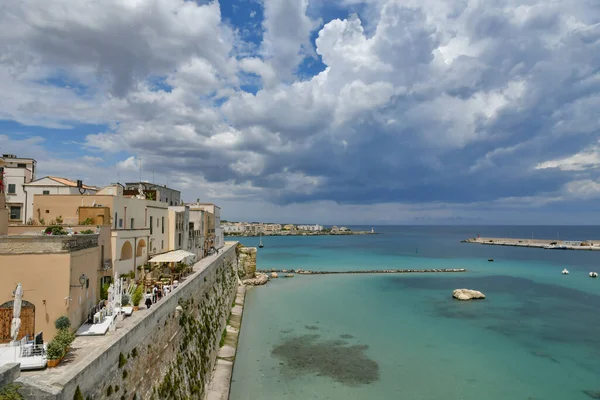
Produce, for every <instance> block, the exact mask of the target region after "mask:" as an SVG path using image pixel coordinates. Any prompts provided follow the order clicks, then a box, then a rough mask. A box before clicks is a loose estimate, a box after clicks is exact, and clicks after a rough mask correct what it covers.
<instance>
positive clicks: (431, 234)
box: [231, 227, 600, 400]
mask: <svg viewBox="0 0 600 400" xmlns="http://www.w3.org/2000/svg"><path fill="white" fill-rule="evenodd" d="M519 228H520V229H522V230H523V229H526V228H522V227H519ZM519 228H513V230H515V231H516V230H517V229H519ZM536 228H537V229H538V230H543V229H542V228H540V227H536ZM380 229H385V228H376V230H380ZM387 229H388V232H387V233H386V234H384V235H375V236H367V237H363V236H356V237H296V238H292V237H281V238H266V239H263V241H264V242H265V248H264V249H261V250H259V261H258V262H259V268H304V269H330V270H333V269H337V270H345V269H380V268H388V267H389V268H453V267H465V268H467V269H468V272H466V273H460V274H414V275H360V276H357V275H332V276H296V277H294V278H292V279H279V280H274V281H272V282H270V283H269V284H268V285H267V286H265V287H260V288H252V289H250V290H249V291H248V293H247V298H246V308H245V311H244V318H243V323H242V334H241V337H240V343H239V348H238V354H237V357H236V363H235V368H234V374H233V382H232V388H231V399H232V400H239V399H367V398H372V399H380V398H381V399H384V398H406V399H415V400H418V399H465V400H467V399H481V398H486V399H492V400H494V399H589V398H593V397H591V396H593V395H594V393H593V392H594V391H600V378H599V377H600V330H599V328H600V313H599V312H598V310H600V280H594V279H590V278H588V277H587V272H589V271H590V270H591V269H592V268H593V267H594V265H595V266H596V270H600V267H599V266H600V253H595V252H594V253H592V252H574V251H553V250H542V249H521V248H511V247H491V246H481V245H474V244H461V243H458V241H459V240H460V239H463V238H466V237H468V236H474V235H475V234H476V233H474V234H471V235H468V234H466V228H464V227H462V228H448V227H443V228H436V227H427V228H423V227H412V228H411V227H394V228H387ZM477 229H478V230H483V229H484V228H481V227H480V228H477ZM487 229H490V230H493V229H494V228H487ZM498 229H509V228H505V227H502V228H498ZM553 229H554V228H547V231H546V233H547V235H550V234H554V233H550V231H551V230H553ZM561 229H563V228H561ZM569 229H575V228H569ZM586 229H588V232H586V234H587V235H593V234H594V233H596V232H593V231H592V232H590V231H589V230H590V228H586ZM440 230H441V232H440ZM481 234H482V235H484V233H483V232H482V233H481ZM487 234H489V235H494V234H495V235H498V236H500V235H501V234H502V232H499V233H494V232H493V231H492V232H491V233H487ZM537 234H539V235H541V233H540V232H538V233H537ZM506 236H508V235H506ZM561 236H562V233H561ZM540 237H541V236H540ZM588 237H589V236H588ZM591 237H598V238H600V231H599V232H598V234H596V235H594V236H591ZM243 241H245V242H246V243H247V244H249V245H252V244H253V241H254V239H253V238H246V239H244V240H243ZM490 257H493V258H494V259H495V261H494V262H493V263H490V262H487V259H488V258H490ZM564 267H567V268H568V269H569V270H570V271H571V274H570V275H569V276H563V275H561V274H560V271H561V270H562V268H564ZM458 287H467V288H473V289H478V290H481V291H483V292H484V293H485V294H486V295H487V296H488V298H487V299H486V300H483V301H473V302H458V301H454V300H452V299H451V293H452V290H453V289H455V288H458ZM584 391H588V393H585V392H584Z"/></svg>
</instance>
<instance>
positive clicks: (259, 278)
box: [242, 273, 269, 286]
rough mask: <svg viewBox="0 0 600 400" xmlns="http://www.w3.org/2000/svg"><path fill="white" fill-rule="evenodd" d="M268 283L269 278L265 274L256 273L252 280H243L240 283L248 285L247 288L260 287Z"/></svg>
mask: <svg viewBox="0 0 600 400" xmlns="http://www.w3.org/2000/svg"><path fill="white" fill-rule="evenodd" d="M268 281H269V276H268V275H267V274H261V273H257V274H256V276H255V277H254V278H251V279H245V280H243V281H242V283H243V284H244V285H249V286H260V285H264V284H265V283H267V282H268Z"/></svg>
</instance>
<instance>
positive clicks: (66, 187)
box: [23, 176, 97, 223]
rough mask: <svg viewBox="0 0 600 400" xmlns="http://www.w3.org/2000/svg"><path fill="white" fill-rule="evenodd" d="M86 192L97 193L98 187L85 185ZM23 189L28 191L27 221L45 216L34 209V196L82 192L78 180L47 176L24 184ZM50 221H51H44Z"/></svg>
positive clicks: (37, 219)
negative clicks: (78, 186)
mask: <svg viewBox="0 0 600 400" xmlns="http://www.w3.org/2000/svg"><path fill="white" fill-rule="evenodd" d="M83 189H85V191H84V194H96V192H97V190H96V188H93V187H91V186H87V185H83ZM23 190H24V191H25V193H26V196H25V197H26V198H27V205H26V207H25V218H26V219H25V221H24V222H25V223H33V222H39V220H40V218H43V216H42V215H41V214H40V213H39V212H36V210H34V209H33V198H34V197H33V196H34V195H36V194H38V195H53V194H81V193H80V191H79V189H78V188H77V182H74V181H72V180H69V179H66V178H57V177H53V176H46V177H44V178H40V179H36V180H34V181H31V182H30V183H26V184H24V185H23ZM44 222H45V223H48V222H49V221H44Z"/></svg>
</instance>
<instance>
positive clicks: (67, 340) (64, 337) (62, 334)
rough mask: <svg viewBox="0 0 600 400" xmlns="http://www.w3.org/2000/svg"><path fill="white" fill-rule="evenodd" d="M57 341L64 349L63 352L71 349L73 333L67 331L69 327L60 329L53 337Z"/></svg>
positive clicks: (73, 339) (73, 338)
mask: <svg viewBox="0 0 600 400" xmlns="http://www.w3.org/2000/svg"><path fill="white" fill-rule="evenodd" d="M54 340H56V341H57V342H58V343H60V344H61V345H62V347H63V349H64V354H66V353H68V352H69V350H70V349H71V344H73V342H74V341H75V335H74V334H73V333H71V331H69V329H60V330H59V331H58V332H57V333H56V336H55V337H54Z"/></svg>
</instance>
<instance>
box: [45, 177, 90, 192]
mask: <svg viewBox="0 0 600 400" xmlns="http://www.w3.org/2000/svg"><path fill="white" fill-rule="evenodd" d="M48 178H50V179H52V180H53V181H56V182H58V183H62V184H63V185H65V186H71V187H77V182H74V181H72V180H70V179H67V178H60V177H58V176H49V177H48ZM83 188H84V189H96V188H95V187H93V186H88V185H85V184H84V185H83Z"/></svg>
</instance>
